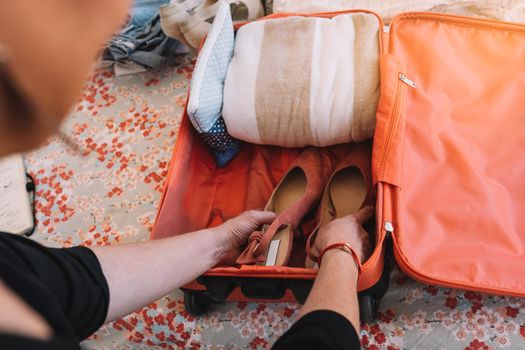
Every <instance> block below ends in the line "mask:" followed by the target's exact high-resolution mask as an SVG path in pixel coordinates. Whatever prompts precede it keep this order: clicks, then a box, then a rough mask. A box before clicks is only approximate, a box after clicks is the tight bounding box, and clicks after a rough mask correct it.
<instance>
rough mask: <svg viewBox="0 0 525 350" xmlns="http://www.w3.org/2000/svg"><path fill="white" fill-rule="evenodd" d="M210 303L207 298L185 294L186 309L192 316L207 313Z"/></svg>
mask: <svg viewBox="0 0 525 350" xmlns="http://www.w3.org/2000/svg"><path fill="white" fill-rule="evenodd" d="M208 303H209V300H208V297H207V296H204V295H199V294H192V293H187V292H184V307H185V308H186V311H187V312H188V313H189V314H190V315H192V316H200V315H202V314H203V313H205V312H206V309H207V308H208Z"/></svg>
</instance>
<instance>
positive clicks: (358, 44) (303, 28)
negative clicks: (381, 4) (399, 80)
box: [222, 13, 380, 147]
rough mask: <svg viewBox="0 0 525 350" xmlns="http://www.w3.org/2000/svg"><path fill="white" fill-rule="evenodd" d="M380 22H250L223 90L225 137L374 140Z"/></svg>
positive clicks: (351, 18)
mask: <svg viewBox="0 0 525 350" xmlns="http://www.w3.org/2000/svg"><path fill="white" fill-rule="evenodd" d="M379 26H380V25H379V21H378V19H377V17H375V16H374V15H372V14H367V13H351V14H344V15H338V16H335V17H333V18H331V19H327V18H315V17H300V16H297V17H295V16H294V17H286V18H279V19H270V20H265V21H258V22H253V23H249V24H247V25H245V26H243V27H241V28H240V29H239V30H238V32H237V35H236V39H235V48H234V55H233V58H232V60H231V62H230V65H229V67H228V72H227V75H226V79H225V85H224V101H223V110H222V116H223V118H224V121H225V124H226V127H227V129H228V133H229V134H230V135H232V136H233V137H235V138H237V139H240V140H244V141H247V142H251V143H256V144H266V145H276V146H283V147H304V146H308V145H311V146H321V147H323V146H330V145H334V144H340V143H347V142H353V141H356V142H358V141H363V140H365V139H368V138H371V137H372V136H373V132H374V127H375V113H376V108H377V102H378V99H379Z"/></svg>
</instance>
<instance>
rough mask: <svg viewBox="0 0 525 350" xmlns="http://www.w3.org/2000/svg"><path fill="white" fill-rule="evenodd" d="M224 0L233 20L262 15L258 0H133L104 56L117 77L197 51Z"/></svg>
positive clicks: (152, 67) (154, 66)
mask: <svg viewBox="0 0 525 350" xmlns="http://www.w3.org/2000/svg"><path fill="white" fill-rule="evenodd" d="M223 2H224V3H226V4H228V5H229V6H230V8H231V9H232V14H233V17H234V19H235V20H238V21H250V20H254V19H257V18H259V17H262V16H264V9H263V5H262V3H261V1H260V0H171V1H170V0H134V2H133V7H132V9H131V12H130V15H129V21H128V23H127V25H126V27H125V28H123V29H122V30H121V31H120V32H119V33H117V34H116V35H115V36H114V37H113V38H112V39H111V40H110V41H109V43H108V45H107V48H106V50H105V51H104V53H103V59H104V60H106V61H109V62H111V64H113V66H114V69H115V74H116V75H117V76H120V75H126V74H133V73H138V72H142V71H145V70H147V69H156V68H159V67H161V66H162V65H164V64H166V63H168V62H172V61H173V59H174V58H175V57H176V56H178V55H180V54H186V53H190V52H191V51H196V50H197V49H198V47H199V46H200V43H201V42H202V40H203V39H204V37H205V36H206V35H207V33H208V31H209V29H210V27H211V22H212V21H213V19H214V17H215V15H216V13H217V11H218V8H219V5H220V4H221V3H223Z"/></svg>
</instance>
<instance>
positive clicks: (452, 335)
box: [25, 57, 525, 350]
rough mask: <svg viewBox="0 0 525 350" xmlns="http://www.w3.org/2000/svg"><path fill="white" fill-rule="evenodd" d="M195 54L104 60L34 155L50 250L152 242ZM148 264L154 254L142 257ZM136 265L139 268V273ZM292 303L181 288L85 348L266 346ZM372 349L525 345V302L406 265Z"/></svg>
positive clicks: (30, 157) (472, 349)
mask: <svg viewBox="0 0 525 350" xmlns="http://www.w3.org/2000/svg"><path fill="white" fill-rule="evenodd" d="M191 67H192V60H191V58H189V57H180V58H179V61H178V62H177V65H176V66H175V67H171V68H165V69H163V70H161V71H159V72H147V73H142V74H139V75H134V76H126V77H120V78H116V77H115V76H114V75H113V73H112V71H111V70H110V69H107V68H98V69H97V70H96V72H95V74H94V75H93V77H92V78H91V79H89V81H88V82H87V84H86V87H85V91H84V93H83V94H82V96H81V98H80V99H79V102H78V105H77V106H76V107H75V108H74V110H73V111H72V113H71V116H70V117H69V119H68V120H67V122H66V123H65V125H64V126H63V131H64V132H65V133H66V134H68V135H70V136H71V138H72V139H73V140H75V142H76V143H78V144H79V145H80V146H81V149H82V151H81V152H80V154H79V153H78V152H73V150H71V149H69V148H68V147H67V146H66V145H65V144H63V143H62V142H61V141H59V140H58V139H51V140H50V141H49V142H48V144H46V145H44V146H43V147H42V148H41V149H39V150H37V151H35V152H31V153H29V154H27V155H26V157H25V159H26V166H27V168H28V170H29V171H30V173H31V174H33V176H34V177H35V180H36V182H37V197H36V209H37V220H38V227H37V231H36V233H35V234H34V235H33V238H34V239H36V240H37V241H39V242H41V243H43V244H45V245H49V246H72V245H77V244H83V245H87V246H93V245H106V244H119V243H122V242H133V241H140V240H146V239H148V237H149V232H150V229H151V227H152V224H153V221H154V219H155V213H156V211H157V208H158V204H159V199H160V195H161V192H162V189H163V184H164V180H165V178H166V173H167V169H168V165H169V161H170V158H171V152H172V148H173V146H174V143H175V139H176V135H177V129H178V126H179V122H180V117H181V113H182V110H183V106H184V102H185V96H186V90H187V88H188V82H189V78H190V75H191ZM144 263H147V262H144ZM130 273H132V271H130ZM298 310H299V308H298V306H297V305H290V304H262V303H261V304H258V303H248V304H247V303H234V304H227V305H217V306H214V307H213V308H212V310H211V311H210V312H209V313H208V314H207V315H206V316H204V317H201V318H194V317H191V316H189V315H188V314H187V313H186V312H185V310H184V305H183V301H182V293H181V292H180V291H175V292H173V293H172V294H170V295H168V296H166V297H164V298H162V299H161V300H158V301H157V302H155V303H153V304H151V305H149V306H148V307H146V308H144V309H142V310H140V311H137V312H135V313H133V314H131V315H129V316H127V317H126V318H124V319H122V320H119V321H116V322H114V323H111V324H108V325H105V326H103V327H102V328H101V329H100V330H99V331H98V332H97V333H96V334H94V335H93V336H92V337H90V338H89V339H88V340H86V341H84V342H83V343H82V347H83V348H84V349H99V350H102V349H264V348H269V347H271V344H272V343H273V342H274V341H275V340H276V339H277V338H278V337H279V336H280V335H281V334H282V333H283V332H284V331H286V329H288V328H289V327H290V325H291V324H292V323H293V321H294V319H295V318H296V316H297V314H298ZM361 343H362V346H363V348H364V349H369V350H373V349H388V350H394V349H450V350H455V349H460V350H478V349H483V350H487V349H524V348H525V300H524V299H518V298H507V297H500V296H490V295H484V294H479V293H472V292H465V291H459V290H451V289H443V288H436V287H433V286H425V285H422V284H419V283H417V282H414V281H412V280H411V279H409V278H407V277H406V276H405V275H404V274H403V273H402V272H400V271H399V269H397V268H396V269H394V271H393V272H392V275H391V286H390V289H389V291H388V292H387V294H386V295H385V297H384V299H383V301H382V304H381V306H380V314H379V318H378V320H377V322H376V323H373V324H368V325H364V326H363V327H362V330H361Z"/></svg>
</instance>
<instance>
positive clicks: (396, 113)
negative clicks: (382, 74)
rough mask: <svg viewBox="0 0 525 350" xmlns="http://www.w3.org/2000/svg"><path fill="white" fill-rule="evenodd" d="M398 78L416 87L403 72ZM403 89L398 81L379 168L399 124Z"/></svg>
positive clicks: (382, 163) (384, 163)
mask: <svg viewBox="0 0 525 350" xmlns="http://www.w3.org/2000/svg"><path fill="white" fill-rule="evenodd" d="M398 78H399V80H400V81H402V82H403V83H405V84H406V85H408V86H410V87H412V88H415V87H416V83H415V82H414V81H412V80H411V79H409V78H408V77H407V76H406V75H405V74H403V73H399V75H398ZM404 89H405V87H404V86H402V85H401V84H399V83H398V84H397V87H396V94H395V96H394V106H393V107H392V119H391V121H390V124H389V128H388V135H387V138H386V144H385V148H384V151H383V154H382V156H381V160H380V162H379V168H380V169H384V167H385V165H386V161H387V160H388V158H389V156H390V152H391V148H392V144H393V142H394V140H393V139H394V135H395V134H396V131H397V127H398V125H399V117H400V115H401V113H400V112H401V108H400V105H401V102H400V100H401V97H402V96H403V92H404ZM383 171H384V170H383Z"/></svg>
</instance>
